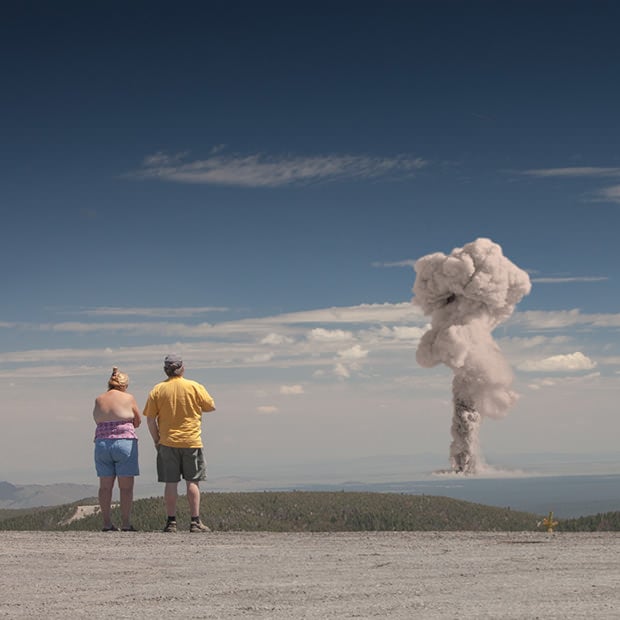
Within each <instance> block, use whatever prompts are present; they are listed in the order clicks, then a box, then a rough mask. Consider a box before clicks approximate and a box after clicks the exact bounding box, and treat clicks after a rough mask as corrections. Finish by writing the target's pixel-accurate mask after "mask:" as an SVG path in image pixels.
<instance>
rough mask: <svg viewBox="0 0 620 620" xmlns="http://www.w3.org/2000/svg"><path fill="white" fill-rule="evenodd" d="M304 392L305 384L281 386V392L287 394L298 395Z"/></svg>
mask: <svg viewBox="0 0 620 620" xmlns="http://www.w3.org/2000/svg"><path fill="white" fill-rule="evenodd" d="M303 393H304V386H303V385H282V386H280V394H284V395H286V396H297V395H299V394H303Z"/></svg>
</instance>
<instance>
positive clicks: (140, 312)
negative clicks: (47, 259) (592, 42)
mask: <svg viewBox="0 0 620 620" xmlns="http://www.w3.org/2000/svg"><path fill="white" fill-rule="evenodd" d="M227 310H228V308H222V307H211V306H207V307H197V308H115V307H100V308H90V309H88V308H87V309H85V310H78V311H76V312H72V313H71V314H78V315H83V316H111V317H115V316H142V317H156V318H175V317H191V316H200V315H202V314H208V313H210V312H226V311H227Z"/></svg>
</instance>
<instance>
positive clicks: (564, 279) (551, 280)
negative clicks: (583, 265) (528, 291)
mask: <svg viewBox="0 0 620 620" xmlns="http://www.w3.org/2000/svg"><path fill="white" fill-rule="evenodd" d="M531 280H532V282H533V283H534V284H565V283H568V282H605V281H606V280H609V278H608V277H607V276H557V277H553V276H551V277H541V278H531Z"/></svg>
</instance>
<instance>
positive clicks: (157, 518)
mask: <svg viewBox="0 0 620 620" xmlns="http://www.w3.org/2000/svg"><path fill="white" fill-rule="evenodd" d="M201 509H202V519H203V521H204V522H205V523H206V524H207V525H209V527H210V528H211V529H212V530H215V531H217V530H220V531H271V532H332V531H333V532H335V531H544V527H543V526H542V518H543V517H542V516H540V515H535V514H531V513H526V512H519V511H515V510H510V509H509V508H497V507H494V506H485V505H482V504H475V503H471V502H466V501H462V500H456V499H451V498H447V497H437V496H431V495H407V494H396V493H368V492H365V493H358V492H349V491H346V492H345V491H342V492H305V491H286V492H259V493H203V495H202V504H201ZM96 510H97V508H96V500H94V499H93V498H90V499H88V500H82V501H81V502H74V503H71V504H64V505H62V506H55V507H54V508H37V509H30V510H29V509H20V510H0V530H61V531H62V530H91V531H97V530H99V529H100V528H101V516H100V515H99V514H97V512H96ZM82 515H86V516H82ZM164 515H165V511H164V504H163V500H162V498H160V497H157V498H149V499H140V500H137V501H135V502H134V509H133V519H132V521H133V524H134V526H135V527H136V528H137V529H139V530H141V531H157V530H160V529H161V528H162V526H163V522H164ZM545 516H546V515H545ZM76 517H79V518H76ZM177 519H178V521H179V525H180V526H181V529H183V528H184V527H185V523H186V522H189V515H188V514H187V502H186V500H185V498H184V497H181V498H180V501H179V510H178V513H177ZM114 520H115V523H117V524H120V518H119V514H118V508H115V509H114ZM558 521H559V523H558V525H557V527H556V531H582V532H583V531H585V532H588V531H619V530H620V512H610V513H605V514H598V515H593V516H589V517H580V518H578V519H565V520H562V519H558Z"/></svg>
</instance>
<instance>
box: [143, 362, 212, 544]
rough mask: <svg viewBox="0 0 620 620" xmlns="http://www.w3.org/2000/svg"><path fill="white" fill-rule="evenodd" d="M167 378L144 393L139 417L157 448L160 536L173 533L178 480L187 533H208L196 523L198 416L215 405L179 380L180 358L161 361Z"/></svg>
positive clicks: (202, 476) (203, 471)
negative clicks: (162, 512) (183, 491)
mask: <svg viewBox="0 0 620 620" xmlns="http://www.w3.org/2000/svg"><path fill="white" fill-rule="evenodd" d="M164 372H165V373H166V375H167V377H168V378H167V379H166V380H165V381H162V382H161V383H158V384H157V385H156V386H155V387H154V388H153V389H152V390H151V391H150V393H149V396H148V399H147V401H146V405H145V406H144V412H143V414H144V416H145V417H146V421H147V424H148V428H149V432H150V433H151V437H152V438H153V441H154V442H155V447H156V449H157V478H158V480H159V482H164V483H165V487H164V500H165V504H166V512H167V514H168V521H167V523H166V526H165V527H164V532H176V531H177V522H176V507H177V496H178V484H179V481H180V480H181V476H183V478H184V479H185V482H186V483H187V501H188V503H189V508H190V513H191V522H190V530H189V531H190V532H208V531H209V528H208V527H207V526H206V525H204V524H203V523H202V521H201V520H200V486H199V482H200V481H201V480H206V479H207V468H206V463H205V458H204V452H203V445H202V438H201V421H202V414H203V413H205V412H208V411H215V403H214V402H213V398H211V395H210V394H209V392H207V390H206V388H205V387H204V386H203V385H201V384H200V383H197V382H196V381H190V380H189V379H185V377H183V373H184V372H185V367H184V366H183V360H182V359H181V357H180V356H179V355H176V354H170V355H167V356H166V357H165V359H164Z"/></svg>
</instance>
